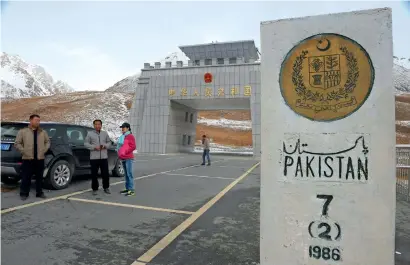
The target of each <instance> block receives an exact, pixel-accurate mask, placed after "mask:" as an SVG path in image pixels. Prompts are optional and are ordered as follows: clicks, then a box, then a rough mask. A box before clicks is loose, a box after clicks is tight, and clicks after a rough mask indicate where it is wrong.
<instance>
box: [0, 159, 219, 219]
mask: <svg viewBox="0 0 410 265" xmlns="http://www.w3.org/2000/svg"><path fill="white" fill-rule="evenodd" d="M221 161H223V160H218V161H215V162H214V163H218V162H221ZM197 166H199V165H198V164H197V165H193V166H187V167H181V168H178V169H172V170H167V171H163V172H158V173H153V174H149V175H145V176H141V177H136V178H134V180H139V179H144V178H148V177H152V176H156V175H160V174H164V173H169V172H174V171H179V170H183V169H187V168H192V167H197ZM124 182H125V181H124V180H122V181H118V182H114V183H111V184H110V186H115V185H118V184H121V183H124ZM88 191H91V189H86V190H81V191H76V192H73V193H69V194H65V195H61V196H57V197H53V198H49V199H44V200H41V201H36V202H31V203H27V204H23V205H19V206H15V207H10V208H7V209H4V210H1V214H5V213H9V212H13V211H17V210H20V209H24V208H28V207H32V206H35V205H39V204H44V203H47V202H52V201H56V200H61V199H67V198H68V197H71V196H75V195H79V194H83V193H86V192H88Z"/></svg>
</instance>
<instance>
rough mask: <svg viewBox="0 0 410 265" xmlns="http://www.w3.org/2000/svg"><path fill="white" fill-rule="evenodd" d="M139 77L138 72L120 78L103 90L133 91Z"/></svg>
mask: <svg viewBox="0 0 410 265" xmlns="http://www.w3.org/2000/svg"><path fill="white" fill-rule="evenodd" d="M139 77H140V74H136V75H132V76H129V77H126V78H124V79H122V80H121V81H118V82H117V83H115V84H114V85H112V86H111V87H109V88H107V89H106V90H105V91H107V92H126V93H127V92H128V93H134V92H135V89H136V88H137V86H138V78H139Z"/></svg>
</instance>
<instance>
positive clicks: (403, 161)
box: [396, 144, 410, 201]
mask: <svg viewBox="0 0 410 265" xmlns="http://www.w3.org/2000/svg"><path fill="white" fill-rule="evenodd" d="M396 180H397V182H396V193H397V197H400V198H403V199H405V200H407V201H410V185H409V182H410V144H399V145H396Z"/></svg>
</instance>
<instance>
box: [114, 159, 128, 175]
mask: <svg viewBox="0 0 410 265" xmlns="http://www.w3.org/2000/svg"><path fill="white" fill-rule="evenodd" d="M113 173H114V174H113V175H114V176H116V177H118V178H122V177H124V174H125V171H124V167H123V166H122V163H121V160H119V159H118V160H117V162H116V163H115V167H114V170H113Z"/></svg>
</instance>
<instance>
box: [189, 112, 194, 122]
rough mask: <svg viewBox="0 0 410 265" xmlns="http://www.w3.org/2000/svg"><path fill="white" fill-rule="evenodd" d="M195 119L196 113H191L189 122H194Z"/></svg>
mask: <svg viewBox="0 0 410 265" xmlns="http://www.w3.org/2000/svg"><path fill="white" fill-rule="evenodd" d="M193 120H194V114H193V113H191V116H190V117H189V122H190V123H192V121H193Z"/></svg>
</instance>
